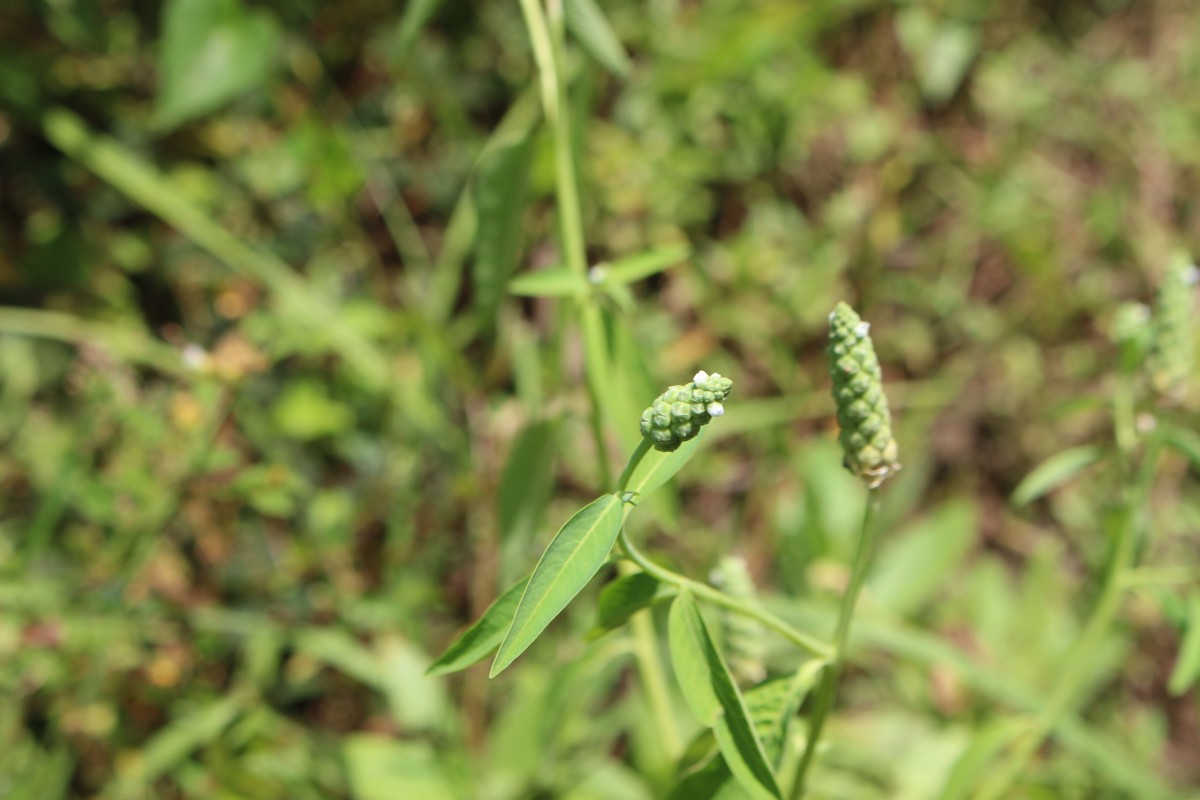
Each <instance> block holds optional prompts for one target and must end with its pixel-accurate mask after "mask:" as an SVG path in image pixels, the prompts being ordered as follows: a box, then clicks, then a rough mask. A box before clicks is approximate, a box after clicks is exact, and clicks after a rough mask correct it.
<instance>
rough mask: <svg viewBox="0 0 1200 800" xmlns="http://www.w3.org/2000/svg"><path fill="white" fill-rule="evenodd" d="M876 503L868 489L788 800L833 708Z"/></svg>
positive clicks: (795, 797)
mask: <svg viewBox="0 0 1200 800" xmlns="http://www.w3.org/2000/svg"><path fill="white" fill-rule="evenodd" d="M878 506H879V500H878V498H877V497H876V495H875V492H874V491H871V492H869V493H868V496H867V505H866V508H865V509H864V510H863V520H862V530H861V531H860V532H859V535H858V552H857V553H856V554H855V556H854V566H853V568H852V569H851V572H850V585H849V586H847V587H846V591H845V592H844V593H843V594H842V603H841V607H840V608H839V609H838V618H837V628H836V631H835V632H834V636H833V658H832V659H831V660H830V662H829V664H828V665H827V666H826V667H825V674H824V675H822V676H821V685H820V687H818V689H817V697H816V701H815V705H814V707H813V713H812V716H811V718H810V721H809V725H808V737H807V740H806V741H805V743H804V755H803V757H802V758H801V759H800V766H799V767H798V768H797V769H796V778H795V780H794V781H793V782H792V794H791V797H792V800H799V798H801V797H803V796H804V784H805V781H806V780H807V777H808V769H809V767H810V766H811V764H812V760H813V756H815V755H816V752H817V742H818V741H819V740H820V738H821V730H822V729H823V728H824V727H825V720H826V718H827V717H828V716H829V712H830V711H831V710H832V709H833V701H834V699H835V697H836V696H837V684H838V678H839V677H840V676H841V672H842V662H843V661H844V660H845V656H846V639H847V638H848V637H849V635H850V622H851V621H852V620H853V619H854V607H855V606H856V605H857V604H858V594H859V592H860V591H862V585H863V580H864V579H865V578H866V574H867V565H868V564H869V563H870V561H871V551H872V550H873V549H874V543H875V525H874V518H875V511H876V510H877V508H878Z"/></svg>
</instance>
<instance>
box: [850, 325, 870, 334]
mask: <svg viewBox="0 0 1200 800" xmlns="http://www.w3.org/2000/svg"><path fill="white" fill-rule="evenodd" d="M854 332H855V333H857V334H858V335H859V336H866V335H867V334H868V333H870V332H871V323H869V322H860V323H858V326H857V327H855V329H854Z"/></svg>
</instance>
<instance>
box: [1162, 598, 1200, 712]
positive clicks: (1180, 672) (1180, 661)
mask: <svg viewBox="0 0 1200 800" xmlns="http://www.w3.org/2000/svg"><path fill="white" fill-rule="evenodd" d="M1185 625H1186V626H1187V627H1186V628H1184V632H1183V641H1182V642H1180V643H1179V657H1178V658H1177V659H1175V668H1174V669H1173V670H1171V678H1170V680H1169V681H1168V682H1167V690H1168V691H1170V692H1171V695H1172V696H1173V697H1179V696H1180V695H1182V694H1183V693H1184V692H1186V691H1187V690H1188V689H1190V688H1192V684H1194V683H1195V682H1196V678H1197V677H1198V676H1200V591H1193V592H1192V594H1191V595H1190V596H1189V597H1188V606H1187V620H1186V622H1185Z"/></svg>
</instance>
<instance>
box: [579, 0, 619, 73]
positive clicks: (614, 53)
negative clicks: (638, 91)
mask: <svg viewBox="0 0 1200 800" xmlns="http://www.w3.org/2000/svg"><path fill="white" fill-rule="evenodd" d="M566 12H567V13H566V16H567V28H568V29H570V31H571V34H572V35H573V36H574V37H575V38H576V39H578V40H579V44H580V45H581V46H582V47H583V49H584V50H586V51H587V52H588V55H590V56H591V57H592V58H594V59H596V61H597V62H599V63H600V64H601V65H603V66H604V68H605V69H607V70H608V71H609V72H612V73H613V74H614V75H616V76H618V77H621V78H624V77H627V76H628V75H629V69H630V64H629V56H627V55H626V54H625V48H623V47H622V46H621V40H620V39H618V38H617V35H616V34H615V33H613V29H612V27H611V26H609V24H608V20H606V19H605V18H604V13H603V12H602V11H601V10H600V8H599V6H597V5H596V3H595V0H567V3H566Z"/></svg>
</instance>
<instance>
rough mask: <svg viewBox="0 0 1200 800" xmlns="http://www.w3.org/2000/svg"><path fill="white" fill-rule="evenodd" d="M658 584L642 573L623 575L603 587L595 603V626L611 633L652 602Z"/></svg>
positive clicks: (655, 595)
mask: <svg viewBox="0 0 1200 800" xmlns="http://www.w3.org/2000/svg"><path fill="white" fill-rule="evenodd" d="M658 589H659V582H658V580H657V579H656V578H654V577H652V576H650V575H647V574H646V573H644V572H635V573H633V574H632V575H625V576H624V577H621V578H617V579H616V580H615V581H613V582H612V583H610V584H609V585H608V586H605V587H604V590H603V591H601V592H600V599H599V601H597V603H596V626H597V627H598V628H600V629H601V630H605V631H611V630H612V629H613V628H619V627H621V626H622V625H624V624H625V623H626V622H627V621H628V620H629V618H630V617H632V616H633V615H634V614H636V613H637V612H639V611H641V610H642V609H643V608H646V607H647V606H649V605H650V604H651V603H653V602H654V600H655V598H657V596H658Z"/></svg>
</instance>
